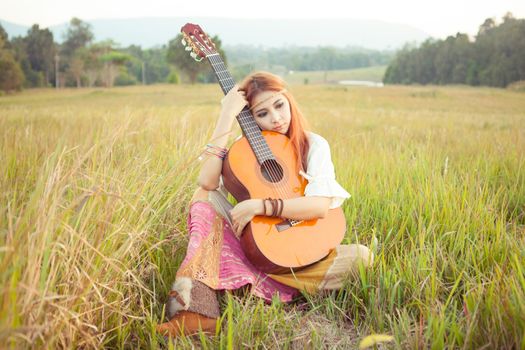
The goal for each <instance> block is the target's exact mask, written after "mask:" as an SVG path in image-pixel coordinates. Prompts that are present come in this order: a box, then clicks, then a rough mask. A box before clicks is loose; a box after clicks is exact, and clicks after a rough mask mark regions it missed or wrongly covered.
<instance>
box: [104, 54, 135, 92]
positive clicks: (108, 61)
mask: <svg viewBox="0 0 525 350" xmlns="http://www.w3.org/2000/svg"><path fill="white" fill-rule="evenodd" d="M131 59H132V58H131V56H130V55H128V54H126V53H123V52H119V51H115V50H112V51H109V52H107V53H105V54H104V55H102V56H101V57H100V60H101V61H102V62H104V70H105V73H106V74H105V76H106V80H105V85H106V86H107V87H112V86H113V85H114V83H115V79H116V78H117V77H118V75H119V73H121V74H124V75H126V74H128V73H127V71H125V70H124V71H122V68H123V67H124V65H125V63H126V62H128V61H130V60H131ZM126 80H127V81H129V79H126Z"/></svg>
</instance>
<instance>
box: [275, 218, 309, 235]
mask: <svg viewBox="0 0 525 350" xmlns="http://www.w3.org/2000/svg"><path fill="white" fill-rule="evenodd" d="M301 222H303V220H284V221H281V222H280V223H278V224H277V225H275V228H276V229H277V231H278V232H281V231H285V230H287V229H289V228H291V227H294V226H297V225H299V224H300V223H301Z"/></svg>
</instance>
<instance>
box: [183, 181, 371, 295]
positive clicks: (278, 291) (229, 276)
mask: <svg viewBox="0 0 525 350" xmlns="http://www.w3.org/2000/svg"><path fill="white" fill-rule="evenodd" d="M209 194H213V195H217V194H218V192H217V191H213V193H212V192H210V193H208V192H207V191H204V190H199V189H198V190H197V191H196V193H195V195H194V199H193V200H192V204H191V206H190V214H189V216H188V228H189V234H190V241H189V244H188V250H187V253H186V257H185V259H184V261H183V262H182V264H181V267H180V269H179V270H178V272H177V279H180V278H183V277H188V278H192V279H195V280H197V281H201V282H202V283H204V284H206V285H208V286H209V287H210V288H212V289H216V290H219V289H220V290H223V289H226V290H232V289H238V288H240V287H242V286H245V285H251V286H252V289H251V292H252V293H253V294H254V295H256V296H258V297H261V298H263V299H265V300H267V301H270V300H271V299H272V297H273V296H274V295H277V296H278V297H279V298H280V300H281V301H283V302H289V301H291V300H292V299H293V298H294V297H295V296H296V295H298V294H299V290H304V291H307V292H310V293H314V292H316V291H319V290H323V289H339V288H341V287H342V286H343V284H344V282H345V280H347V279H348V277H349V275H351V274H352V273H355V272H356V271H357V267H358V265H359V264H364V265H365V266H369V265H370V264H371V263H372V261H373V255H372V254H371V253H370V252H369V250H368V249H367V248H366V247H365V246H362V245H356V244H354V245H340V246H337V247H336V248H335V249H334V250H333V251H332V252H331V253H330V254H329V255H328V256H327V257H326V258H324V259H323V260H321V261H319V262H318V263H315V264H313V265H310V266H308V267H307V268H304V269H302V270H300V271H297V272H293V271H291V272H290V273H285V274H279V275H274V274H265V273H264V272H262V271H260V270H258V269H257V268H256V267H255V266H253V265H252V264H251V263H250V261H249V260H248V259H247V258H246V256H245V255H244V252H243V251H242V248H241V245H240V242H239V240H238V239H237V238H236V237H235V235H234V233H233V230H232V228H231V226H230V224H229V222H228V220H227V219H226V218H223V217H222V216H221V215H220V214H218V212H224V210H220V208H218V209H217V210H216V209H215V208H214V206H213V204H212V203H211V202H209V201H208V198H209V197H213V196H209ZM215 203H216V202H215Z"/></svg>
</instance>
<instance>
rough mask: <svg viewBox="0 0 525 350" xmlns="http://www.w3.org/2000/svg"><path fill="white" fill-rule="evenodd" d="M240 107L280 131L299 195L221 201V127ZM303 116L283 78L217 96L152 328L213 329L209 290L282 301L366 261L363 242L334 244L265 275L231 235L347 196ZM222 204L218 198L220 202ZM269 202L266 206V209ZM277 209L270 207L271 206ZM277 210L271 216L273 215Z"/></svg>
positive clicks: (257, 77) (266, 76)
mask: <svg viewBox="0 0 525 350" xmlns="http://www.w3.org/2000/svg"><path fill="white" fill-rule="evenodd" d="M246 105H248V106H249V107H250V110H251V112H252V114H253V116H254V117H255V120H256V123H257V124H258V126H259V127H260V129H261V130H271V131H276V132H278V133H281V134H284V135H286V136H288V137H289V138H290V140H291V142H292V145H293V147H294V149H295V151H296V154H297V155H298V162H299V164H301V165H302V169H304V171H300V174H301V175H302V176H303V177H304V178H305V179H306V180H307V181H308V184H307V186H306V188H305V191H304V196H303V197H299V198H293V199H284V200H282V201H281V203H282V205H280V203H279V202H277V203H275V202H274V203H268V201H266V202H265V201H264V199H262V198H252V199H248V200H245V201H242V202H240V203H238V204H237V205H236V206H235V207H233V209H231V210H227V209H225V208H227V206H225V205H221V200H220V198H224V195H225V194H226V192H225V189H224V186H222V178H221V171H222V165H223V164H222V163H223V159H224V154H225V153H226V149H225V148H224V147H225V146H226V145H227V144H228V137H229V136H228V135H229V131H230V130H231V128H232V123H233V122H234V120H235V117H236V116H237V115H238V114H239V113H240V111H241V110H242V109H243V107H244V106H246ZM305 124H306V122H305V120H304V118H303V116H302V114H301V113H300V111H299V109H298V107H297V104H296V102H295V100H294V99H293V97H292V95H291V94H290V93H289V92H288V91H287V90H286V89H285V86H284V82H283V81H282V80H281V79H280V78H279V77H277V76H275V75H273V74H270V73H266V72H259V73H254V74H252V75H250V76H248V77H247V78H246V79H245V80H244V81H243V82H242V84H241V85H240V86H237V85H236V86H234V87H233V88H232V89H231V90H230V91H229V93H228V94H227V95H226V96H225V98H224V99H223V100H222V110H221V114H220V118H219V120H218V122H217V125H216V128H215V132H214V134H213V138H212V139H213V145H212V144H209V145H208V146H207V147H208V149H207V152H206V154H207V158H206V160H205V161H204V163H203V165H202V169H201V171H200V174H199V179H198V184H199V188H198V189H197V190H196V192H195V194H194V195H193V198H192V201H191V204H190V213H189V217H188V228H189V234H190V236H189V244H188V249H187V253H186V257H185V259H184V261H183V262H182V264H181V266H180V268H179V270H178V272H177V277H176V280H175V282H174V283H173V286H172V290H171V291H170V293H169V299H168V302H167V307H166V312H167V316H168V319H169V321H168V322H165V323H163V324H160V325H158V326H157V330H158V331H159V332H161V333H162V334H165V335H171V336H174V337H175V336H179V335H181V334H183V333H184V334H186V335H188V334H194V333H197V332H198V331H199V329H201V330H202V331H204V332H215V329H216V322H217V320H218V318H219V316H220V310H219V303H218V300H217V295H216V293H217V292H216V291H218V290H233V289H238V288H240V287H242V286H245V285H251V293H253V294H254V295H256V296H258V297H261V298H264V299H265V300H267V301H271V299H272V297H273V296H274V295H278V297H279V298H280V300H281V301H283V302H290V301H291V300H292V299H293V298H294V297H295V296H297V295H298V294H299V293H300V291H306V292H309V293H315V292H316V291H319V290H329V289H339V288H341V286H342V285H343V283H344V280H345V279H346V278H348V277H349V275H351V274H352V272H355V271H356V270H357V266H358V265H359V264H364V265H365V266H366V267H368V266H370V265H371V264H372V261H373V254H372V253H371V252H370V251H369V249H368V248H367V247H365V246H363V245H358V244H351V245H338V246H337V247H335V248H334V249H333V250H332V251H331V252H330V253H329V255H328V256H326V257H325V258H323V259H322V260H320V261H319V262H317V263H314V264H312V265H309V266H307V267H305V268H303V269H300V270H298V271H290V272H287V273H280V274H266V273H264V272H262V271H260V270H259V269H258V267H257V266H254V265H253V264H251V263H250V261H248V259H247V258H246V256H245V255H244V252H243V250H242V249H241V246H240V242H239V236H240V235H241V234H242V231H243V228H244V227H245V226H246V224H248V223H249V222H250V221H251V220H252V219H253V218H254V216H259V215H266V216H271V215H272V214H273V215H274V216H278V217H281V218H287V219H293V220H308V219H315V218H322V217H324V216H325V215H326V213H327V211H328V209H331V208H336V207H339V206H340V205H341V204H342V203H343V201H344V200H345V199H346V198H348V197H350V195H349V194H348V192H346V191H345V189H343V188H342V187H341V186H340V185H339V184H338V183H337V181H336V179H335V172H334V166H333V163H332V159H331V155H330V147H329V145H328V142H327V141H326V140H325V139H324V138H323V137H321V136H320V135H317V134H315V133H313V132H309V131H306V130H305ZM222 203H224V201H222ZM272 206H273V208H272ZM276 206H277V207H276ZM276 213H277V214H276Z"/></svg>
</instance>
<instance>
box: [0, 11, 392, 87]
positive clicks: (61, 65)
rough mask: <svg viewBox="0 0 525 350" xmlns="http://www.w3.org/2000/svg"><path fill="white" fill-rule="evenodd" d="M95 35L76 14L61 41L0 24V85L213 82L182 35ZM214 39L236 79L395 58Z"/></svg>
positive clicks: (353, 50) (45, 33)
mask: <svg viewBox="0 0 525 350" xmlns="http://www.w3.org/2000/svg"><path fill="white" fill-rule="evenodd" d="M94 39H95V38H94V34H93V31H92V28H91V26H90V25H89V24H88V23H86V22H84V21H82V20H81V19H79V18H72V19H71V21H70V23H69V25H68V27H67V31H66V32H65V33H64V40H63V42H62V43H61V44H59V43H57V42H55V38H53V33H52V32H51V31H50V30H49V29H46V28H40V26H39V25H38V24H34V25H33V26H32V27H31V28H30V29H29V30H28V32H27V34H26V36H24V37H15V38H12V39H11V40H9V38H8V35H7V33H6V32H5V30H4V29H3V28H2V27H1V26H0V90H4V91H11V90H20V89H21V88H32V87H51V86H54V87H93V86H104V87H111V86H115V85H134V84H153V83H160V82H167V83H178V82H179V81H181V80H185V81H188V82H191V83H195V82H204V83H207V82H214V81H215V77H214V75H213V72H212V71H211V69H210V67H209V65H208V64H206V62H201V63H195V61H194V60H193V59H192V58H191V57H190V56H189V54H188V52H187V51H185V50H184V49H183V47H182V44H181V39H182V36H181V34H178V35H176V36H175V37H174V38H173V39H172V40H170V41H169V42H168V43H167V44H166V45H162V46H161V47H156V48H151V49H142V48H141V47H140V46H136V45H131V46H128V47H126V48H121V47H119V45H118V43H116V42H114V41H112V40H105V41H99V42H95V40H94ZM212 40H213V42H214V43H215V45H216V47H217V49H218V50H219V53H220V54H221V55H222V57H223V59H224V61H225V62H227V63H228V65H229V68H230V70H231V72H232V75H233V76H234V78H236V79H237V80H239V79H241V78H242V77H244V76H245V75H247V74H248V73H250V72H251V71H253V70H256V69H266V70H270V71H274V72H277V73H286V72H287V71H290V70H333V69H351V68H358V67H367V66H372V65H386V64H387V63H388V62H389V61H390V60H391V58H392V57H393V53H392V52H386V51H385V52H381V51H376V50H366V49H361V48H352V47H347V48H334V47H317V48H309V47H288V48H270V49H268V48H262V47H255V46H235V47H230V48H228V49H227V50H226V49H223V47H222V42H221V40H220V38H219V37H218V36H214V37H212ZM225 51H226V52H227V55H226V52H225ZM226 56H228V57H226Z"/></svg>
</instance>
